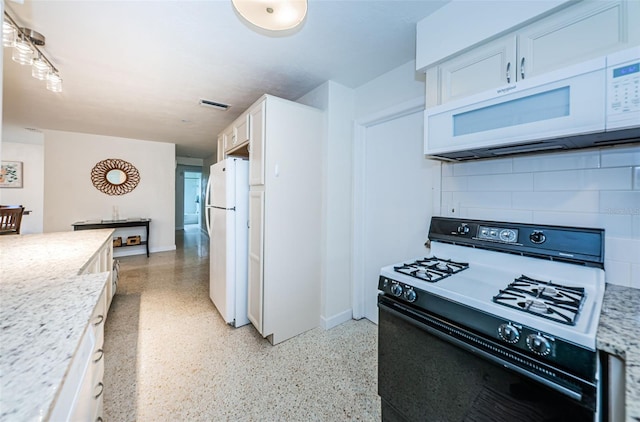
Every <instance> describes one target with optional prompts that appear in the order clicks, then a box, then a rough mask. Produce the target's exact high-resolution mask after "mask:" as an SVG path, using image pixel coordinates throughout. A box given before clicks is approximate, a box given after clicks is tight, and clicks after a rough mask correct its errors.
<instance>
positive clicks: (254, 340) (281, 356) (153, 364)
mask: <svg viewBox="0 0 640 422" xmlns="http://www.w3.org/2000/svg"><path fill="white" fill-rule="evenodd" d="M207 243H208V239H207V238H206V237H205V236H202V235H201V234H200V233H199V232H197V231H186V232H183V231H179V232H176V244H177V246H178V250H177V251H175V252H162V253H156V254H152V255H151V257H150V258H146V256H135V257H125V258H119V259H120V263H121V273H120V274H121V276H120V283H119V285H118V291H117V293H116V296H115V298H114V300H113V304H112V308H111V311H110V312H109V317H108V319H107V323H106V327H105V330H106V331H105V352H106V360H105V375H104V383H105V386H106V387H105V396H104V407H105V416H106V418H105V420H106V421H107V422H114V421H117V422H122V421H379V420H380V399H379V397H378V395H377V374H376V368H377V328H376V326H375V325H374V324H372V323H371V322H369V321H367V320H361V321H349V322H347V323H345V324H342V325H340V326H338V327H335V328H333V329H331V330H328V331H325V330H322V329H320V328H316V329H314V330H311V331H309V332H306V333H304V334H302V335H300V336H297V337H294V338H293V339H290V340H287V341H285V342H284V343H281V344H279V345H276V346H271V345H270V344H269V343H268V342H267V341H266V340H264V339H262V337H261V336H260V335H259V334H258V333H257V332H256V331H255V330H254V329H253V327H252V326H251V325H247V326H244V327H241V328H238V329H234V328H231V327H229V326H228V325H226V324H225V323H224V321H222V319H221V317H220V316H219V314H218V313H217V311H216V310H215V308H214V306H213V304H212V303H211V301H210V300H209V296H208V274H209V265H208V244H207Z"/></svg>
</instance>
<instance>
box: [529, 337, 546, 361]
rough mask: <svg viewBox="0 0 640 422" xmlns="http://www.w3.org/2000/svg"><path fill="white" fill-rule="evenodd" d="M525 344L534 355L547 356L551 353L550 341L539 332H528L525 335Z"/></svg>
mask: <svg viewBox="0 0 640 422" xmlns="http://www.w3.org/2000/svg"><path fill="white" fill-rule="evenodd" d="M527 346H529V349H530V350H531V351H532V352H533V353H535V354H536V355H540V356H547V355H548V354H549V353H551V343H550V342H549V340H547V339H546V338H544V337H543V336H541V335H540V334H529V335H528V336H527Z"/></svg>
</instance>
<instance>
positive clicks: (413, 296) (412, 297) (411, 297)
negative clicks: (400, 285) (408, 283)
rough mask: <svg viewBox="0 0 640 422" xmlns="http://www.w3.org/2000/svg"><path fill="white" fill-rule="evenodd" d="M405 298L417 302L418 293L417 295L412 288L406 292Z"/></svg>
mask: <svg viewBox="0 0 640 422" xmlns="http://www.w3.org/2000/svg"><path fill="white" fill-rule="evenodd" d="M404 298H405V299H406V300H407V302H415V301H416V299H417V298H418V295H416V292H415V291H414V290H413V289H411V288H410V289H409V290H407V291H406V292H404Z"/></svg>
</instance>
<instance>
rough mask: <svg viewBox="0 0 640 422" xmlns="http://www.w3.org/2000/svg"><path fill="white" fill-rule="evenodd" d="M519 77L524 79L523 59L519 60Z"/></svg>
mask: <svg viewBox="0 0 640 422" xmlns="http://www.w3.org/2000/svg"><path fill="white" fill-rule="evenodd" d="M520 77H521V79H524V57H523V58H522V60H520Z"/></svg>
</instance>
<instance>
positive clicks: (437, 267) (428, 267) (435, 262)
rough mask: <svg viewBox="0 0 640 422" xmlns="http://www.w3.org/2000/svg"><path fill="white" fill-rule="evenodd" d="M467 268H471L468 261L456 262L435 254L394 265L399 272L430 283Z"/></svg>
mask: <svg viewBox="0 0 640 422" xmlns="http://www.w3.org/2000/svg"><path fill="white" fill-rule="evenodd" d="M467 268H469V264H468V263H466V262H455V261H452V260H450V259H442V258H437V257H435V256H433V257H429V258H423V259H418V260H416V261H414V262H411V263H405V264H402V265H398V266H395V267H393V269H394V270H395V271H397V272H399V273H402V274H406V275H410V276H412V277H415V278H418V279H420V280H424V281H428V282H430V283H435V282H437V281H440V280H442V279H443V278H446V277H449V276H450V275H452V274H455V273H458V272H460V271H462V270H465V269H467Z"/></svg>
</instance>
